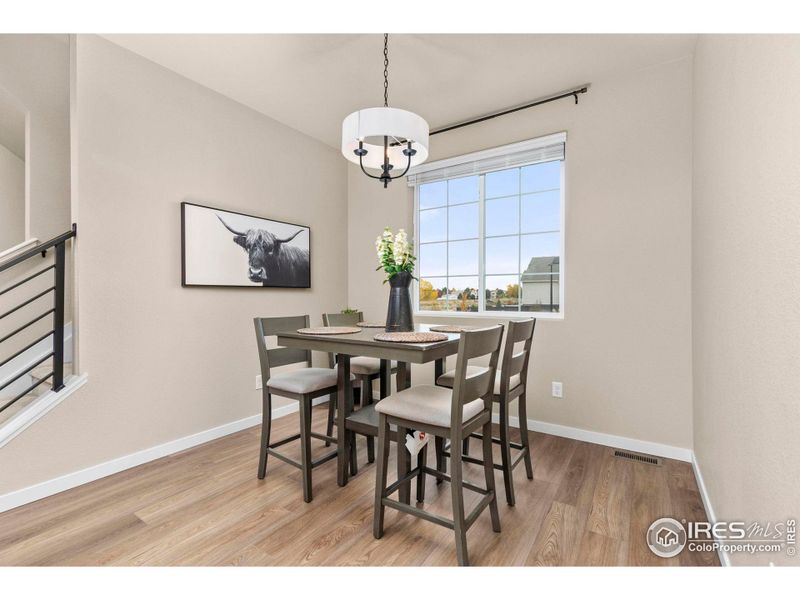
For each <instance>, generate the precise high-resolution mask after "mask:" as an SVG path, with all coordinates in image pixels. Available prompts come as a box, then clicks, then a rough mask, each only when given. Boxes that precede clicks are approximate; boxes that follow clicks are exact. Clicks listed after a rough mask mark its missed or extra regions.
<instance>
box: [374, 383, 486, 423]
mask: <svg viewBox="0 0 800 600" xmlns="http://www.w3.org/2000/svg"><path fill="white" fill-rule="evenodd" d="M452 405H453V391H452V390H449V389H447V388H443V387H437V386H435V385H415V386H414V387H411V388H408V389H405V390H403V391H401V392H397V393H396V394H392V395H391V396H387V397H386V398H384V399H383V400H381V401H380V402H378V403H377V404H376V405H375V412H377V413H381V414H385V415H388V416H392V417H397V418H398V419H406V420H411V421H415V422H417V423H425V424H428V425H436V426H438V427H450V410H451V407H452ZM482 410H483V400H482V399H480V398H476V399H474V400H469V401H466V402H464V412H463V414H464V417H463V422H465V423H466V422H467V421H469V420H470V419H471V418H473V417H474V416H475V415H477V414H479V413H480V412H481V411H482Z"/></svg>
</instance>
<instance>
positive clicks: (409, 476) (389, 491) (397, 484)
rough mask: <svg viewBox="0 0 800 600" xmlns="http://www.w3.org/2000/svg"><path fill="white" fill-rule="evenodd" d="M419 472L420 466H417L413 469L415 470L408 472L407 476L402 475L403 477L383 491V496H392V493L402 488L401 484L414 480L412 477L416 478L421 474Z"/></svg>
mask: <svg viewBox="0 0 800 600" xmlns="http://www.w3.org/2000/svg"><path fill="white" fill-rule="evenodd" d="M419 472H420V467H417V468H416V469H413V470H411V471H409V472H408V473H407V474H406V476H405V477H402V478H400V479H398V480H397V481H395V482H394V483H393V484H392V485H390V486H388V487H387V488H386V490H385V491H384V492H383V497H384V498H385V497H386V496H391V495H392V494H394V493H395V492H396V491H397V490H399V489H400V486H401V485H403V484H404V483H407V482H409V481H411V480H412V479H414V478H415V477H416V476H417V475H419Z"/></svg>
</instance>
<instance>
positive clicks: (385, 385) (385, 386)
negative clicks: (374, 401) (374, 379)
mask: <svg viewBox="0 0 800 600" xmlns="http://www.w3.org/2000/svg"><path fill="white" fill-rule="evenodd" d="M391 393H392V361H390V360H386V359H385V358H382V359H381V395H380V397H381V400H383V399H384V398H386V396H390V395H391Z"/></svg>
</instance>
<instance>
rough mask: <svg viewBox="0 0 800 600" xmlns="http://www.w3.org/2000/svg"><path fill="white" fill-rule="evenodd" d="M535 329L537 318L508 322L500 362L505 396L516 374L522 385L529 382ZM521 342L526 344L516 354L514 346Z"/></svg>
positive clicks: (502, 393)
mask: <svg viewBox="0 0 800 600" xmlns="http://www.w3.org/2000/svg"><path fill="white" fill-rule="evenodd" d="M535 329H536V319H525V320H524V321H509V322H508V333H507V334H506V343H505V347H504V348H503V361H502V362H501V364H500V395H501V396H504V395H505V394H506V392H508V391H509V390H510V389H511V388H510V386H511V378H512V377H513V376H514V375H519V380H520V381H519V382H520V385H525V384H526V383H527V382H528V361H529V360H530V357H531V346H532V345H533V332H534V330H535ZM519 342H524V344H523V346H522V350H520V351H519V352H517V353H516V354H515V353H514V346H515V345H516V344H518V343H519ZM515 387H516V386H515Z"/></svg>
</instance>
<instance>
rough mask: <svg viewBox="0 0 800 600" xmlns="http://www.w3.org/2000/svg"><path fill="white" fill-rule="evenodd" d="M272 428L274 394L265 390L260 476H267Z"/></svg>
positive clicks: (259, 461)
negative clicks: (268, 450)
mask: <svg viewBox="0 0 800 600" xmlns="http://www.w3.org/2000/svg"><path fill="white" fill-rule="evenodd" d="M271 430H272V394H270V393H269V392H266V391H265V392H264V394H263V395H262V398H261V451H260V453H259V455H258V478H259V479H264V477H266V476H267V457H268V456H269V455H268V454H267V449H268V448H269V434H270V431H271Z"/></svg>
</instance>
